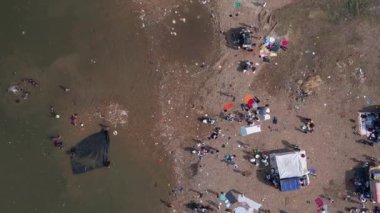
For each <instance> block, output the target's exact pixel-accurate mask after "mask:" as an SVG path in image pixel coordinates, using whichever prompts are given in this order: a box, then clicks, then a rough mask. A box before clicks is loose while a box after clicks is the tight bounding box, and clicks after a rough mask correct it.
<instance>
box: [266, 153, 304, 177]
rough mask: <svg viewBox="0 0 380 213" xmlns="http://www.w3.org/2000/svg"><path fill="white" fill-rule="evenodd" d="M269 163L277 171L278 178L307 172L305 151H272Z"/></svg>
mask: <svg viewBox="0 0 380 213" xmlns="http://www.w3.org/2000/svg"><path fill="white" fill-rule="evenodd" d="M270 163H271V166H272V167H273V168H275V169H276V170H277V171H278V173H279V176H280V179H283V178H292V177H302V176H304V175H306V174H308V170H307V163H306V153H305V151H299V152H286V153H273V154H271V155H270Z"/></svg>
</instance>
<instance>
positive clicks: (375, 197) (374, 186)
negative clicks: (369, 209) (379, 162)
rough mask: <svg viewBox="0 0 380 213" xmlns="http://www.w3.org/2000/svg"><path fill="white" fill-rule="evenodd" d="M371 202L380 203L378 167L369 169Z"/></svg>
mask: <svg viewBox="0 0 380 213" xmlns="http://www.w3.org/2000/svg"><path fill="white" fill-rule="evenodd" d="M369 180H370V191H371V200H372V201H373V202H375V203H380V166H377V167H371V168H370V169H369Z"/></svg>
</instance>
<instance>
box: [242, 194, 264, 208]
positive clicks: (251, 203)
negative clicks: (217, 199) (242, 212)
mask: <svg viewBox="0 0 380 213" xmlns="http://www.w3.org/2000/svg"><path fill="white" fill-rule="evenodd" d="M238 201H239V202H240V203H246V204H247V205H248V206H249V209H248V210H247V211H246V212H253V210H259V208H260V207H261V203H257V202H255V201H253V200H251V199H249V198H247V197H246V196H244V195H239V196H238Z"/></svg>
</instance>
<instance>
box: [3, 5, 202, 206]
mask: <svg viewBox="0 0 380 213" xmlns="http://www.w3.org/2000/svg"><path fill="white" fill-rule="evenodd" d="M194 8H195V9H196V10H199V6H197V7H194ZM194 8H193V9H194ZM133 11H135V8H134V5H133V4H132V3H131V2H129V1H117V0H110V1H101V0H82V1H74V0H65V1H62V0H34V1H31V0H18V1H13V0H3V1H2V2H1V3H0V26H2V29H1V31H0V89H1V94H2V95H1V96H2V98H1V99H0V118H1V119H0V138H1V140H0V150H1V151H0V162H1V163H0V165H1V167H2V173H1V175H0V182H1V183H2V184H1V190H0V197H1V199H0V212H22V213H25V212H82V213H86V212H91V213H92V212H166V211H167V208H165V207H164V206H163V205H162V204H161V203H160V199H164V200H167V199H168V192H169V191H170V189H171V188H172V186H169V183H172V182H173V180H172V177H171V174H170V171H171V170H170V165H169V163H167V161H165V158H164V157H163V150H160V148H159V147H157V146H155V145H154V142H153V139H152V138H153V135H152V134H153V133H154V131H153V130H154V127H155V119H154V118H155V115H156V114H157V113H159V109H158V107H157V106H158V105H159V104H158V99H157V97H158V87H159V79H160V73H157V72H156V71H155V67H154V63H153V62H152V61H153V59H152V60H151V54H150V53H149V51H148V50H149V47H148V44H149V43H150V42H149V41H148V40H147V39H149V37H148V36H147V35H145V34H144V31H143V29H141V23H140V22H139V20H138V14H137V13H135V12H133ZM187 13H188V14H192V13H193V12H192V11H191V7H190V11H187ZM198 13H202V11H196V12H194V15H193V16H194V20H195V17H199V16H198V15H196V14H198ZM203 13H204V11H203ZM203 15H204V14H203ZM190 23H191V20H190ZM190 26H191V25H190ZM205 26H206V27H207V28H208V27H209V25H207V24H206V25H204V26H202V25H200V27H201V28H200V29H199V30H194V25H193V26H191V28H189V30H187V31H188V32H191V31H194V32H195V33H198V34H199V35H200V36H201V35H202V33H204V32H205V30H204V29H203V28H206V27H205ZM202 27H203V28H202ZM190 29H191V30H190ZM184 30H185V32H186V29H184ZM198 34H197V36H198ZM168 36H170V35H169V34H168ZM187 36H188V37H189V38H192V36H191V33H188V34H187ZM162 39H165V36H163V37H162ZM192 40H193V42H187V43H188V44H187V45H185V46H184V48H185V49H186V46H187V48H192V47H194V48H199V47H200V46H205V43H207V42H205V41H204V38H200V41H197V39H194V38H192ZM166 45H168V48H169V49H170V48H171V45H170V44H166ZM197 45H198V46H197ZM173 48H174V49H176V48H179V47H176V46H175V44H173ZM197 51H198V50H197ZM206 51H208V50H205V51H204V52H206ZM164 52H165V51H164ZM169 52H170V51H167V53H169ZM194 55H197V54H196V53H195V54H194ZM181 57H182V56H181ZM183 57H186V54H183ZM189 57H190V56H189ZM24 78H31V79H34V80H36V81H37V82H38V83H39V87H33V86H31V85H29V84H28V83H21V84H22V85H23V87H24V89H26V90H28V91H29V92H30V95H29V97H28V99H27V100H23V98H22V97H20V96H17V95H14V94H12V93H9V92H7V90H8V88H9V87H10V86H11V85H14V84H17V83H20V80H21V79H24ZM60 86H64V87H67V88H70V91H69V92H65V91H63V90H62V88H60ZM110 104H118V105H119V106H120V108H122V109H123V110H126V111H128V119H127V123H126V124H124V125H118V126H117V127H114V126H111V132H112V131H113V130H117V131H118V134H117V135H116V136H115V135H111V148H110V159H111V168H101V169H97V170H94V171H91V172H87V173H84V174H79V175H74V174H72V171H71V167H70V158H69V156H68V155H67V154H66V153H65V151H67V150H68V149H69V148H70V147H71V146H74V145H75V144H77V143H78V142H79V141H80V140H82V139H83V138H85V137H87V136H88V135H91V134H93V133H96V132H98V131H99V130H100V128H101V127H100V126H99V123H100V122H101V119H99V118H98V117H97V116H98V112H99V111H101V110H104V109H106V108H107V106H109V105H110ZM50 106H53V107H54V110H55V111H56V112H57V113H58V114H59V115H60V118H59V119H54V118H51V116H50ZM74 113H78V115H79V116H78V117H79V121H80V122H83V124H84V127H83V128H81V127H78V126H73V125H71V124H70V116H71V115H72V114H74ZM57 134H59V135H61V136H62V138H63V141H64V148H63V149H62V150H60V149H58V148H56V147H54V146H53V144H52V142H51V140H50V138H49V137H50V136H53V135H57Z"/></svg>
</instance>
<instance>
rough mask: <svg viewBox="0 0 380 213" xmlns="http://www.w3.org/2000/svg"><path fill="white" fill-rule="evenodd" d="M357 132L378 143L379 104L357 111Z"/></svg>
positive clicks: (379, 124)
mask: <svg viewBox="0 0 380 213" xmlns="http://www.w3.org/2000/svg"><path fill="white" fill-rule="evenodd" d="M358 130H359V134H360V135H362V136H366V137H368V139H370V140H371V141H373V142H376V143H380V106H379V105H373V106H368V107H366V108H364V109H362V110H360V111H359V112H358Z"/></svg>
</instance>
